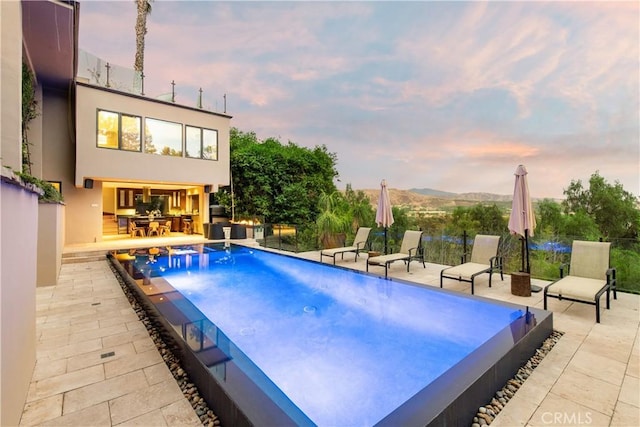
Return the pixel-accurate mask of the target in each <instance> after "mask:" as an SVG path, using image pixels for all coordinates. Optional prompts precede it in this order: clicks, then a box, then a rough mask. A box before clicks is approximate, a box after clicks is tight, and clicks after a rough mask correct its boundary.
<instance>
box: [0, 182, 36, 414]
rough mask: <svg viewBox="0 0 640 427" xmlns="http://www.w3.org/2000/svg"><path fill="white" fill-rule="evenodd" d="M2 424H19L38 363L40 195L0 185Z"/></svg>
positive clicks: (18, 187) (0, 408)
mask: <svg viewBox="0 0 640 427" xmlns="http://www.w3.org/2000/svg"><path fill="white" fill-rule="evenodd" d="M0 193H1V196H0V199H1V200H0V223H1V224H2V234H1V237H0V241H1V243H0V337H1V338H0V371H1V373H0V376H1V378H0V401H1V402H2V403H1V407H0V425H3V426H15V425H18V422H19V421H20V417H21V416H22V409H23V407H24V403H25V400H26V398H27V392H28V390H29V383H30V382H31V376H32V375H33V368H34V366H35V363H36V265H37V258H36V251H37V244H36V242H37V233H38V195H37V194H35V193H32V192H30V191H27V190H25V189H24V188H22V187H21V186H17V185H14V184H8V183H7V182H5V180H4V178H3V181H2V183H1V184H0Z"/></svg>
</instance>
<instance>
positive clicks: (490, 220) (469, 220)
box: [447, 204, 507, 236]
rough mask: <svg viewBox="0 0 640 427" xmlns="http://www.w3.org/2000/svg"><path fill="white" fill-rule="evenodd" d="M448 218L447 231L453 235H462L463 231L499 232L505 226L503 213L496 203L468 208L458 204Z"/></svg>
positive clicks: (504, 228)
mask: <svg viewBox="0 0 640 427" xmlns="http://www.w3.org/2000/svg"><path fill="white" fill-rule="evenodd" d="M450 219H451V221H450V222H449V224H448V225H447V232H448V233H449V234H451V235H455V236H460V235H462V233H463V232H464V231H466V232H467V233H469V234H477V233H482V234H501V233H504V231H505V230H506V228H507V219H506V217H505V214H504V212H503V210H501V209H500V208H499V207H498V206H497V205H496V204H492V205H483V204H479V205H475V206H472V207H470V208H465V207H461V206H459V207H457V208H455V209H454V211H453V213H452V214H451V218H450Z"/></svg>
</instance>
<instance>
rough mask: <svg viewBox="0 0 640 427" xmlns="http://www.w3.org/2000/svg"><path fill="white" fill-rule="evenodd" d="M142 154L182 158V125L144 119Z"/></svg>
mask: <svg viewBox="0 0 640 427" xmlns="http://www.w3.org/2000/svg"><path fill="white" fill-rule="evenodd" d="M144 125H145V128H144V152H145V153H150V154H160V155H163V156H177V157H182V125H181V124H180V123H174V122H167V121H164V120H158V119H150V118H148V117H147V118H146V119H145V121H144Z"/></svg>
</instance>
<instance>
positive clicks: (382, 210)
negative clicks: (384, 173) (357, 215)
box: [376, 179, 393, 254]
mask: <svg viewBox="0 0 640 427" xmlns="http://www.w3.org/2000/svg"><path fill="white" fill-rule="evenodd" d="M376 224H378V227H384V253H385V254H386V253H387V228H388V227H391V225H392V224H393V211H392V209H391V199H389V191H388V190H387V181H385V180H384V179H383V180H382V182H381V183H380V197H379V198H378V210H377V212H376Z"/></svg>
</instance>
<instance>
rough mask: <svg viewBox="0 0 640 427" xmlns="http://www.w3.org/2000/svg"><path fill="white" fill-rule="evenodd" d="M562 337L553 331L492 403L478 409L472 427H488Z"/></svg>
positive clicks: (499, 391)
mask: <svg viewBox="0 0 640 427" xmlns="http://www.w3.org/2000/svg"><path fill="white" fill-rule="evenodd" d="M562 335H563V333H562V332H558V331H553V332H552V333H551V335H549V338H547V339H546V340H544V341H543V342H542V346H541V347H540V348H539V349H537V350H536V353H535V354H534V355H533V356H532V357H531V359H529V360H527V363H525V364H524V366H522V367H521V368H520V369H518V372H517V373H516V375H515V377H513V378H511V379H510V380H509V381H507V383H506V384H505V385H504V387H502V389H500V390H498V391H497V392H496V394H495V396H494V397H493V398H492V399H491V402H489V403H488V404H486V405H484V406H481V407H480V408H478V413H477V414H476V416H475V417H473V423H472V424H471V427H480V426H486V425H489V424H491V422H493V420H494V419H495V418H496V417H497V416H498V414H499V413H500V411H502V408H504V406H505V405H506V404H507V402H508V401H509V400H510V399H511V398H512V397H513V396H514V395H515V394H516V392H517V391H518V389H519V388H520V387H521V386H522V384H524V382H525V381H526V379H527V378H529V375H531V373H532V372H533V370H534V369H536V368H537V367H538V365H539V364H540V362H541V361H542V359H544V357H545V356H546V355H547V354H548V353H549V352H550V351H551V349H552V348H553V346H554V345H556V343H557V342H558V341H559V340H560V338H561V337H562Z"/></svg>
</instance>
